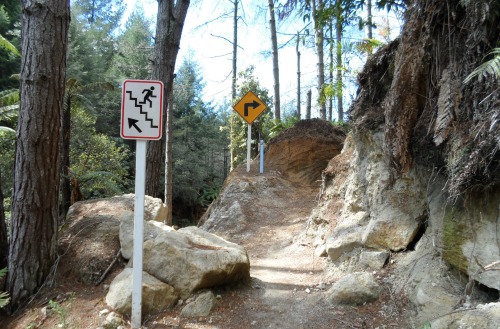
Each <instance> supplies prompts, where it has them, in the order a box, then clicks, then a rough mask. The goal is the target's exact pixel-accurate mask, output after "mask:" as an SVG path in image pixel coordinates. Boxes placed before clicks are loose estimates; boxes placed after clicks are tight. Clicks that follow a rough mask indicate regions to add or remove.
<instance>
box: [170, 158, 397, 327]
mask: <svg viewBox="0 0 500 329" xmlns="http://www.w3.org/2000/svg"><path fill="white" fill-rule="evenodd" d="M263 181H265V183H263ZM230 183H231V184H234V185H240V186H241V185H242V184H243V185H244V184H249V185H250V188H247V190H249V191H252V192H250V193H251V194H252V195H255V197H251V198H249V199H248V200H243V198H241V197H240V198H238V197H235V200H238V202H239V205H240V206H241V208H242V212H243V213H245V214H246V215H247V217H249V220H246V221H244V224H242V225H241V224H240V225H239V226H238V228H237V229H235V231H237V233H231V234H227V230H228V226H227V225H226V226H224V229H222V228H221V229H220V230H221V231H220V232H215V233H217V234H219V235H222V236H224V237H225V238H227V239H228V240H230V241H232V242H236V243H239V244H241V245H243V246H244V247H245V248H246V249H247V252H248V254H249V257H250V265H251V283H250V284H249V285H248V286H241V287H238V288H233V289H229V290H226V291H221V292H218V293H219V294H220V295H221V297H222V298H221V301H220V303H219V306H218V307H217V309H216V310H215V312H214V313H213V315H212V316H211V317H210V318H209V319H208V322H209V323H208V324H206V325H204V324H203V323H200V322H198V323H197V327H196V328H280V329H281V328H290V329H295V328H297V329H300V328H318V329H321V328H376V327H377V326H378V324H379V323H382V322H387V319H386V318H383V316H382V313H381V312H379V311H380V309H381V308H382V307H383V304H384V303H385V302H386V300H384V298H385V297H387V296H384V298H382V299H381V301H380V302H377V303H374V304H371V305H366V306H362V307H358V308H353V307H333V306H331V305H329V304H327V303H326V302H325V301H324V292H325V291H326V290H328V288H330V287H331V284H332V283H334V282H335V281H336V280H337V279H338V277H335V275H334V274H332V273H338V272H335V271H330V270H329V267H331V264H329V262H328V261H327V259H326V258H324V257H318V256H315V253H314V249H315V248H314V245H313V241H310V240H308V239H307V238H306V237H305V235H304V232H305V231H306V229H307V227H306V226H307V219H308V217H309V215H310V213H311V210H312V209H313V208H314V206H315V205H316V204H317V197H318V193H319V182H315V183H313V184H312V185H311V186H304V185H297V184H296V183H293V182H290V181H288V180H286V179H285V178H284V177H282V176H281V173H279V172H278V171H276V170H273V168H268V170H267V172H266V173H265V174H263V175H260V174H258V173H256V172H250V173H246V172H245V171H244V170H243V168H239V169H236V171H235V172H234V173H232V178H230ZM261 185H266V186H267V189H266V191H262V190H258V189H257V188H256V189H252V187H257V186H261ZM235 225H236V224H235ZM224 231H226V233H225V232H224ZM202 321H203V320H202ZM393 324H394V323H393ZM179 325H184V326H185V328H188V325H187V324H186V323H184V324H183V322H182V321H181V322H180V323H179ZM181 327H182V326H181ZM403 327H404V326H403ZM401 328H402V327H401Z"/></svg>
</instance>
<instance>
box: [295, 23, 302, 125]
mask: <svg viewBox="0 0 500 329" xmlns="http://www.w3.org/2000/svg"><path fill="white" fill-rule="evenodd" d="M299 43H300V35H299V32H298V31H297V45H296V47H295V51H296V52H297V118H298V119H299V120H300V115H301V114H300V51H299Z"/></svg>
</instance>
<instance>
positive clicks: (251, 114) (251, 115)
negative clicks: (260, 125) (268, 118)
mask: <svg viewBox="0 0 500 329" xmlns="http://www.w3.org/2000/svg"><path fill="white" fill-rule="evenodd" d="M266 108H267V106H266V104H264V102H262V101H261V100H260V99H259V97H257V95H255V94H254V93H253V92H251V91H249V92H247V93H246V94H245V96H243V98H242V99H240V101H239V102H238V103H236V105H234V106H233V109H234V110H235V111H236V112H238V114H239V115H241V117H242V118H243V120H245V121H246V122H247V123H248V124H249V125H250V124H252V122H254V121H255V119H257V118H258V117H259V115H261V114H262V112H264V110H265V109H266Z"/></svg>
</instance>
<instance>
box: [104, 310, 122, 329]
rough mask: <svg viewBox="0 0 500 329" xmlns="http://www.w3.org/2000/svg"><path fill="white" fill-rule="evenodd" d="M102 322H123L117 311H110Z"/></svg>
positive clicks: (117, 323)
mask: <svg viewBox="0 0 500 329" xmlns="http://www.w3.org/2000/svg"><path fill="white" fill-rule="evenodd" d="M104 323H105V324H110V325H115V326H119V325H121V324H123V318H122V317H121V315H119V314H118V313H115V312H111V313H109V314H108V316H107V317H106V320H105V321H104Z"/></svg>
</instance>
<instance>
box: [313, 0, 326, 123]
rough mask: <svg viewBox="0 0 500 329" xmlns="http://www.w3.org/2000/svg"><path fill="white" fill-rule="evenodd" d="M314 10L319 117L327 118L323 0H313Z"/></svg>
mask: <svg viewBox="0 0 500 329" xmlns="http://www.w3.org/2000/svg"><path fill="white" fill-rule="evenodd" d="M311 4H312V12H313V19H314V36H315V44H316V55H317V56H318V63H317V66H318V101H319V117H320V119H323V120H326V104H325V102H324V101H323V100H322V98H323V95H324V92H323V88H324V84H325V62H324V51H323V49H324V47H323V41H324V39H325V38H324V33H323V22H322V20H321V17H320V16H321V15H320V13H321V12H322V11H323V0H312V1H311Z"/></svg>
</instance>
